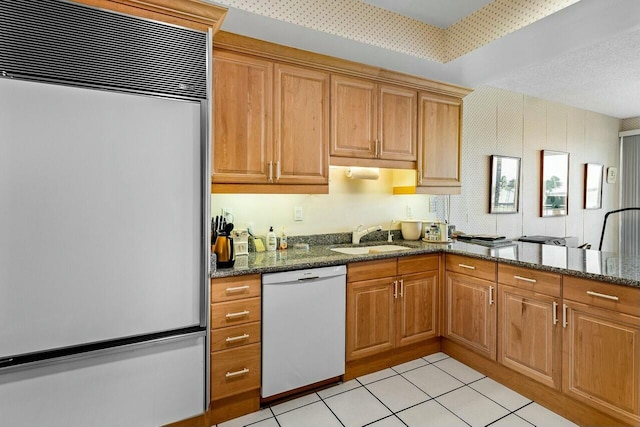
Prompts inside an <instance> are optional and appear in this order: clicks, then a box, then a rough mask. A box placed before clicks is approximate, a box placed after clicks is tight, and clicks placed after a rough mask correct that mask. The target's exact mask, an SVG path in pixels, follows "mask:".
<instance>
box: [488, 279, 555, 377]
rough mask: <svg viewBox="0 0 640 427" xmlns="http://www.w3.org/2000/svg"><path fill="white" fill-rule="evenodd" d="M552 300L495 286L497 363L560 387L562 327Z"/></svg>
mask: <svg viewBox="0 0 640 427" xmlns="http://www.w3.org/2000/svg"><path fill="white" fill-rule="evenodd" d="M558 306H559V303H558V301H556V299H555V298H554V297H551V296H548V295H543V294H540V293H536V292H532V291H528V290H524V289H519V288H515V287H512V286H505V285H502V284H499V285H498V362H500V363H502V364H503V365H505V366H507V367H509V368H511V369H513V370H515V371H518V372H520V373H521V374H524V375H527V376H528V377H531V378H533V379H534V380H537V381H539V382H541V383H543V384H545V385H547V386H549V387H553V388H556V389H559V388H560V380H561V365H562V329H561V328H562V327H561V326H560V324H559V322H558V309H559V308H558Z"/></svg>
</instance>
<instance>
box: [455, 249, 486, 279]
mask: <svg viewBox="0 0 640 427" xmlns="http://www.w3.org/2000/svg"><path fill="white" fill-rule="evenodd" d="M447 270H448V271H455V272H456V273H461V274H466V275H468V276H473V277H477V278H479V279H485V280H489V281H491V282H495V281H496V262H495V261H487V260H483V259H477V258H470V257H465V256H460V255H452V254H447Z"/></svg>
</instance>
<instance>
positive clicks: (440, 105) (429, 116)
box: [418, 92, 462, 188]
mask: <svg viewBox="0 0 640 427" xmlns="http://www.w3.org/2000/svg"><path fill="white" fill-rule="evenodd" d="M418 104H419V105H418V186H420V187H441V188H442V187H458V188H459V187H460V186H461V172H460V159H461V151H460V150H461V143H462V138H461V130H460V127H461V124H462V100H461V99H460V98H454V97H450V96H445V95H436V94H431V93H426V92H421V93H420V96H419V100H418Z"/></svg>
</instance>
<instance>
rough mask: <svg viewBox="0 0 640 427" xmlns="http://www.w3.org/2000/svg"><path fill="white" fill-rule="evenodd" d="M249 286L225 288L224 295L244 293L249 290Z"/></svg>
mask: <svg viewBox="0 0 640 427" xmlns="http://www.w3.org/2000/svg"><path fill="white" fill-rule="evenodd" d="M250 287H251V286H249V285H244V286H237V287H235V288H227V289H225V292H226V293H229V292H240V291H246V290H247V289H249V288H250Z"/></svg>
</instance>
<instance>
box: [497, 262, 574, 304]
mask: <svg viewBox="0 0 640 427" xmlns="http://www.w3.org/2000/svg"><path fill="white" fill-rule="evenodd" d="M498 282H500V283H503V284H505V285H511V286H516V287H518V288H520V289H527V290H530V291H533V292H537V293H540V294H546V295H551V296H554V297H559V296H560V294H561V287H562V275H560V274H555V273H549V272H546V271H540V270H533V269H530V268H523V267H515V266H513V265H508V264H498Z"/></svg>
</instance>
